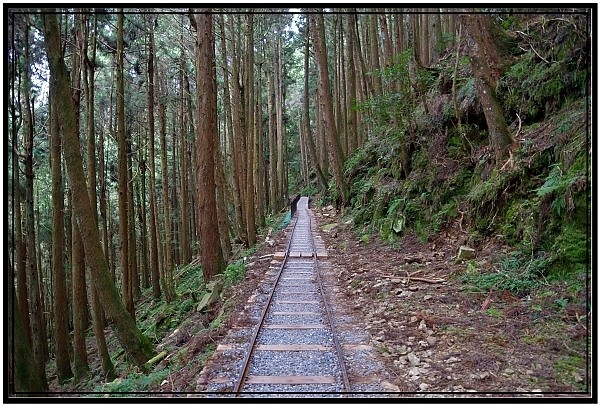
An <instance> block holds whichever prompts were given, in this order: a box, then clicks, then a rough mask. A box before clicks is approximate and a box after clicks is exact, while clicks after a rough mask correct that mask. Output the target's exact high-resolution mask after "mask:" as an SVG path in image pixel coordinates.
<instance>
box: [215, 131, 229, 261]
mask: <svg viewBox="0 0 600 406" xmlns="http://www.w3.org/2000/svg"><path fill="white" fill-rule="evenodd" d="M215 187H216V199H217V219H218V223H219V236H220V238H221V251H222V252H223V261H225V262H227V260H228V259H229V257H230V256H231V240H230V239H229V219H228V218H227V206H228V204H227V199H226V193H225V191H226V190H227V182H225V174H224V173H223V159H222V155H221V149H220V146H219V143H218V142H216V143H215Z"/></svg>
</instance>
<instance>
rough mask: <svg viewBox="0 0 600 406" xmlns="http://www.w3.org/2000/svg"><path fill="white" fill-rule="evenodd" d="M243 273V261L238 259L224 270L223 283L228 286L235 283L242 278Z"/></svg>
mask: <svg viewBox="0 0 600 406" xmlns="http://www.w3.org/2000/svg"><path fill="white" fill-rule="evenodd" d="M245 272H246V267H245V266H244V260H243V259H238V260H237V261H235V262H234V263H232V264H229V265H227V268H226V269H225V281H227V282H228V283H230V284H231V283H235V282H237V281H239V280H241V279H242V278H243V277H244V273H245Z"/></svg>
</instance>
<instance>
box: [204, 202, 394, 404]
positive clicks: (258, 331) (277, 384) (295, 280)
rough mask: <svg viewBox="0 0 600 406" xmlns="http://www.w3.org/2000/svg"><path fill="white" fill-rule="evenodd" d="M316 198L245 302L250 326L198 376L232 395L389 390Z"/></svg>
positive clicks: (304, 206)
mask: <svg viewBox="0 0 600 406" xmlns="http://www.w3.org/2000/svg"><path fill="white" fill-rule="evenodd" d="M308 203H309V201H308V198H307V197H302V198H300V200H299V201H298V203H297V210H296V214H295V215H294V218H293V221H292V223H291V224H290V226H289V228H290V229H291V231H290V237H289V240H288V242H287V249H286V250H285V251H283V252H277V253H275V255H274V256H273V260H272V261H271V267H270V269H269V272H267V274H266V275H264V279H263V283H261V285H260V286H259V288H258V289H257V291H256V292H254V294H253V295H252V296H251V297H250V299H249V301H248V303H247V305H246V307H245V313H246V314H245V317H243V318H240V319H244V320H245V321H246V324H245V325H244V326H239V327H236V326H234V328H233V329H232V330H231V332H230V333H229V334H228V336H227V337H226V339H225V340H224V342H222V343H220V344H219V345H218V346H217V349H216V351H215V353H214V355H213V357H212V358H211V359H210V360H209V361H208V362H207V363H206V365H205V367H204V369H203V370H202V372H201V373H200V378H199V380H198V382H197V388H198V390H199V391H202V392H207V393H209V392H210V393H213V394H214V395H217V396H218V395H219V394H223V395H225V396H240V397H245V396H259V395H261V394H262V395H269V394H280V395H284V394H298V395H299V396H302V394H314V393H319V394H324V395H326V394H329V395H330V396H336V397H337V396H352V394H361V395H365V394H367V393H370V394H372V396H382V395H385V393H384V392H386V390H389V387H386V386H385V383H386V378H387V375H386V373H385V371H384V369H383V367H382V366H381V364H380V363H379V362H378V361H377V359H376V356H375V350H374V349H373V347H372V346H371V345H370V336H369V335H368V333H367V332H366V331H365V330H364V329H361V328H360V327H359V326H357V325H355V323H353V320H352V319H351V318H350V316H349V315H348V314H345V312H344V309H343V306H339V305H337V304H336V303H335V295H336V294H338V293H339V288H338V287H337V286H336V285H337V284H336V278H335V276H333V275H332V272H327V271H329V263H328V262H327V251H326V249H325V247H324V244H323V242H322V240H321V238H320V236H318V233H317V232H316V226H315V224H314V223H315V221H314V218H313V214H312V211H311V210H310V209H309V207H308Z"/></svg>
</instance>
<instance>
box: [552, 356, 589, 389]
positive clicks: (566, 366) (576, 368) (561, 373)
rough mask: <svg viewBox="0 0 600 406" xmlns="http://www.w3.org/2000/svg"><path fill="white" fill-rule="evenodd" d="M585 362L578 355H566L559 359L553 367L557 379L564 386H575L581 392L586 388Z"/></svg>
mask: <svg viewBox="0 0 600 406" xmlns="http://www.w3.org/2000/svg"><path fill="white" fill-rule="evenodd" d="M586 365H587V361H586V359H585V357H582V356H579V355H568V356H564V357H561V358H560V359H559V360H558V361H557V362H556V364H555V365H554V370H555V371H556V376H557V379H558V380H559V381H560V382H562V383H565V384H568V385H572V386H575V387H577V388H579V389H580V390H581V391H585V390H586V388H587V383H586V380H585V379H584V378H583V377H585V376H586Z"/></svg>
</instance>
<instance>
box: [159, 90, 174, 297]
mask: <svg viewBox="0 0 600 406" xmlns="http://www.w3.org/2000/svg"><path fill="white" fill-rule="evenodd" d="M159 83H160V93H161V98H160V101H159V103H158V132H159V138H160V167H161V179H162V192H163V196H162V206H163V218H164V228H165V231H164V232H165V243H164V244H163V250H164V261H165V263H164V266H163V290H164V291H165V298H166V300H167V302H170V301H171V300H173V298H174V291H173V289H172V288H173V286H172V283H171V280H170V277H169V275H171V270H172V269H173V255H172V253H173V250H172V248H171V210H170V208H169V206H170V202H169V182H168V180H169V169H168V167H167V118H166V114H167V113H166V110H167V107H166V105H165V99H166V96H167V95H166V83H164V81H163V80H161V81H160V82H159Z"/></svg>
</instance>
